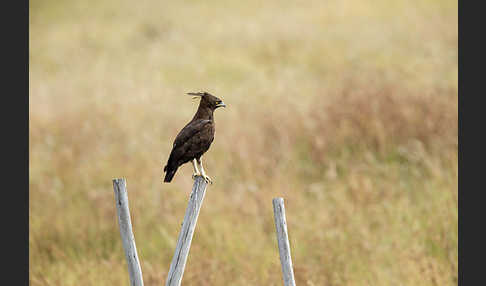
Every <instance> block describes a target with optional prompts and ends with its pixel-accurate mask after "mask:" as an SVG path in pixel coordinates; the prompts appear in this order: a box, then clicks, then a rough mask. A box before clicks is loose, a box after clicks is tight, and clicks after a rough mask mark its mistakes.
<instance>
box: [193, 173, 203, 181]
mask: <svg viewBox="0 0 486 286" xmlns="http://www.w3.org/2000/svg"><path fill="white" fill-rule="evenodd" d="M197 176H201V174H198V173H194V174H192V179H193V180H195V179H196V177H197Z"/></svg>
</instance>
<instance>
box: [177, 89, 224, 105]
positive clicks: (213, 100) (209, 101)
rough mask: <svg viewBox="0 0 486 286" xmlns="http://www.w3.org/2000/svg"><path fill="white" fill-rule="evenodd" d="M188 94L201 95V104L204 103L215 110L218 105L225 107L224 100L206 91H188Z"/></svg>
mask: <svg viewBox="0 0 486 286" xmlns="http://www.w3.org/2000/svg"><path fill="white" fill-rule="evenodd" d="M187 94H189V95H192V96H194V97H201V103H200V104H201V105H205V106H207V107H209V108H210V109H212V110H215V109H216V108H218V107H226V104H224V102H223V101H222V100H221V99H219V98H217V97H216V96H214V95H212V94H210V93H208V92H205V91H204V92H189V93H187Z"/></svg>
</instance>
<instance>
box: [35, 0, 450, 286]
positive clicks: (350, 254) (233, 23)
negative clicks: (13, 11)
mask: <svg viewBox="0 0 486 286" xmlns="http://www.w3.org/2000/svg"><path fill="white" fill-rule="evenodd" d="M457 11H458V8H457V1H449V0H446V1H438V0H428V1H418V0H417V1H416V0H413V1H405V0H393V1H387V0H377V1H336V0H332V1H314V0H311V1H304V2H302V1H286V0H281V1H263V2H260V1H171V2H166V1H154V0H148V1H140V2H133V1H114V0H102V1H54V0H33V1H30V66H29V67H30V96H29V100H30V122H29V125H30V126H29V127H30V138H29V151H30V152H29V156H30V160H29V168H30V178H29V186H30V201H29V209H30V218H29V228H30V234H29V249H30V250H29V256H30V257H29V260H30V277H29V280H30V284H31V285H32V286H37V285H68V286H69V285H128V272H127V267H126V262H125V257H124V252H123V248H122V244H121V238H120V235H119V229H118V224H117V220H116V209H115V204H114V194H113V189H112V182H111V180H112V179H113V178H116V177H125V178H126V179H127V187H128V194H129V199H130V209H131V212H132V222H133V227H134V232H135V238H136V242H137V247H138V251H139V257H140V260H141V267H142V272H143V276H144V280H145V285H148V286H151V285H163V284H164V283H165V278H166V275H167V272H168V270H169V265H170V261H171V259H172V255H173V251H174V248H175V243H176V240H177V236H178V232H179V230H180V224H181V221H182V218H183V216H184V212H185V207H186V204H187V199H188V196H189V192H190V189H191V186H192V182H193V181H192V178H191V175H192V167H191V166H190V165H189V164H187V165H184V166H183V167H182V168H180V169H179V171H178V173H177V174H176V176H175V177H174V180H173V182H172V183H170V184H165V183H163V182H162V178H163V172H162V168H163V166H164V164H165V163H166V160H167V158H168V154H169V152H170V150H171V144H172V140H173V139H174V138H175V136H176V134H177V132H178V131H179V130H180V129H181V128H182V127H183V126H184V124H186V123H187V122H188V121H189V120H190V118H191V117H192V115H193V113H194V112H195V109H196V108H197V104H198V101H197V100H195V99H192V98H191V97H189V96H187V95H185V93H186V92H190V91H200V90H206V91H209V92H211V93H213V94H215V95H216V96H218V97H220V98H222V99H223V100H224V101H225V103H226V104H227V108H226V109H218V110H217V111H216V112H215V120H216V136H215V141H214V143H213V145H212V146H211V149H210V150H209V151H208V153H206V155H205V157H204V162H205V169H206V171H207V172H208V174H209V175H210V176H211V177H212V178H213V179H214V181H215V183H214V184H213V185H211V186H210V187H209V188H208V191H207V194H206V197H205V201H204V205H203V206H202V209H201V213H200V216H199V220H198V225H197V228H196V231H195V235H194V239H193V242H192V247H191V252H190V255H189V259H188V262H187V265H186V271H185V275H184V278H183V281H182V284H183V285H282V278H281V269H280V262H279V258H278V249H277V242H276V238H275V227H274V222H273V212H272V202H271V200H272V198H274V197H277V196H282V197H284V198H285V205H286V212H287V221H288V228H289V236H290V244H291V247H292V258H293V263H294V272H295V276H296V277H295V278H296V282H297V284H298V285H457V283H458V282H457V275H458V273H457V271H458V262H457V259H458V245H457V239H458V206H457V199H458V188H457V182H458V167H457V166H458V149H457V147H458V139H457V136H458V112H457V107H458V104H457V99H458V97H457V90H458V79H457V78H458V64H457V58H458V55H457V54H458V48H457V42H458V29H457Z"/></svg>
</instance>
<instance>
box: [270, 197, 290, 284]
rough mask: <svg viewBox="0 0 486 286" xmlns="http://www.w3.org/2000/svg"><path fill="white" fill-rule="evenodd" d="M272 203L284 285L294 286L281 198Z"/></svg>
mask: <svg viewBox="0 0 486 286" xmlns="http://www.w3.org/2000/svg"><path fill="white" fill-rule="evenodd" d="M272 203H273V214H274V217H275V227H276V229H277V241H278V251H279V253H280V264H282V275H283V281H284V285H285V286H295V279H294V270H293V269H292V259H291V257H290V245H289V237H288V234H287V221H286V219H285V207H284V200H283V198H274V199H273V200H272Z"/></svg>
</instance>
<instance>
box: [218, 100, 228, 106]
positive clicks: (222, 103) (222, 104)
mask: <svg viewBox="0 0 486 286" xmlns="http://www.w3.org/2000/svg"><path fill="white" fill-rule="evenodd" d="M216 107H226V104H224V102H222V101H221V102H220V103H218V104H216Z"/></svg>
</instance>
